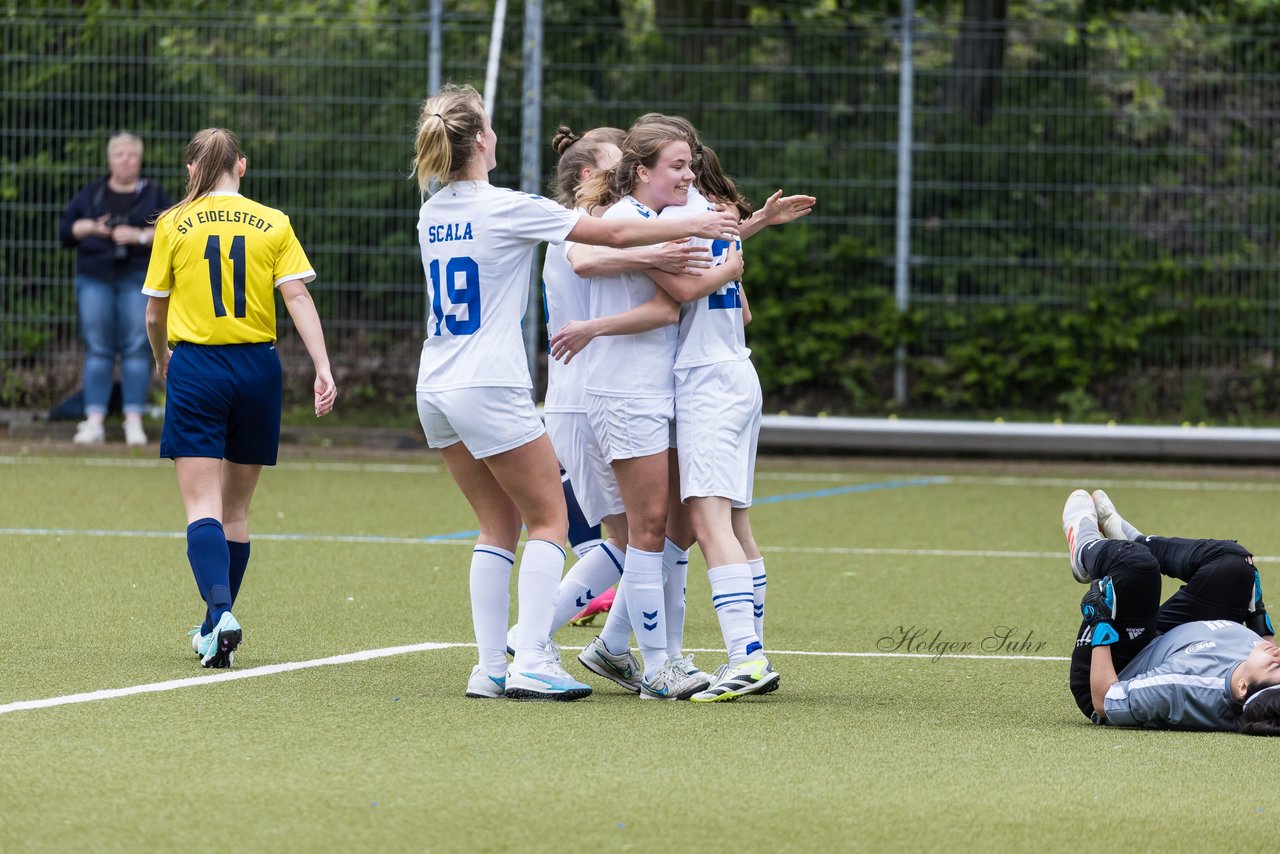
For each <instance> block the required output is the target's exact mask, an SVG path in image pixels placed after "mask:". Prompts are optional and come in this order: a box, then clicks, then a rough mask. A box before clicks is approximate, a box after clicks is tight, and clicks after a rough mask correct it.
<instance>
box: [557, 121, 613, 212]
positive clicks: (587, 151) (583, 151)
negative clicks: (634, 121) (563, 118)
mask: <svg viewBox="0 0 1280 854" xmlns="http://www.w3.org/2000/svg"><path fill="white" fill-rule="evenodd" d="M626 138H627V132H626V131H624V130H621V129H620V128H609V127H604V128H595V129H593V130H589V131H587V132H586V133H584V134H583V135H582V136H578V135H577V134H575V133H574V132H573V131H572V130H571V129H570V128H569V127H568V125H560V127H559V128H558V129H557V130H556V135H555V136H554V137H552V138H551V147H552V148H554V149H555V150H556V153H557V154H559V155H560V160H559V162H557V163H556V177H555V180H554V181H553V182H552V184H551V189H552V190H553V191H554V192H555V198H556V201H557V202H559V203H560V204H562V205H564V206H565V207H566V208H571V207H573V206H574V199H575V197H576V195H577V192H578V185H579V184H580V183H581V181H580V179H579V178H578V176H579V175H581V174H582V170H583V169H591V170H595V169H596V168H597V166H598V164H599V162H600V152H601V151H602V150H603V149H604V147H605V146H606V145H616V146H617V147H618V148H622V143H623V142H624V141H625V140H626Z"/></svg>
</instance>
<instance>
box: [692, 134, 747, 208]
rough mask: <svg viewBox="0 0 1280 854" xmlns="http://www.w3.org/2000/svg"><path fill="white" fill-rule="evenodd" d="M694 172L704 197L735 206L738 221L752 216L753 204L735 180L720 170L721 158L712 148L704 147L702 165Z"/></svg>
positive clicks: (695, 168)
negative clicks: (739, 188) (739, 189)
mask: <svg viewBox="0 0 1280 854" xmlns="http://www.w3.org/2000/svg"><path fill="white" fill-rule="evenodd" d="M693 171H694V174H696V175H697V176H698V178H697V181H696V183H697V185H698V189H699V190H701V191H702V194H703V195H704V196H707V197H708V198H711V199H714V200H715V201H717V202H720V203H722V204H726V205H733V206H734V207H735V208H737V209H738V219H746V218H747V217H749V216H751V202H749V201H747V199H746V197H745V196H743V195H742V194H741V193H739V192H738V187H737V185H736V184H734V183H733V179H732V178H730V177H729V176H728V175H726V174H724V170H723V169H721V168H720V158H719V157H717V156H716V153H715V152H714V151H712V150H711V146H709V145H704V146H702V160H701V163H700V164H699V165H698V166H696V167H694V170H693Z"/></svg>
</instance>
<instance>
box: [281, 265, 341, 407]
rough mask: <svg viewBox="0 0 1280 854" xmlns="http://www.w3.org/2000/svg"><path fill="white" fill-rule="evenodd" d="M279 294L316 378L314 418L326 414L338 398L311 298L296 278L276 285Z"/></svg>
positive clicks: (316, 313) (317, 315)
mask: <svg viewBox="0 0 1280 854" xmlns="http://www.w3.org/2000/svg"><path fill="white" fill-rule="evenodd" d="M280 295H281V296H283V297H284V306H285V308H286V309H288V311H289V316H290V317H291V318H293V325H294V326H295V327H297V330H298V334H299V335H300V336H302V343H303V345H304V346H305V347H306V348H307V355H309V356H310V357H311V364H312V365H313V366H314V367H315V371H316V379H315V383H314V385H313V388H314V391H315V401H316V417H317V418H318V417H320V416H321V415H327V414H328V413H329V412H330V411H331V410H332V409H333V403H334V401H335V400H337V398H338V386H337V384H336V383H335V382H334V381H333V373H332V371H331V370H330V368H329V353H328V351H327V350H326V349H325V346H324V329H323V328H322V327H321V326H320V314H319V312H317V311H316V304H315V302H314V301H312V299H311V292H310V291H308V290H307V286H306V285H305V284H303V283H302V281H300V280H299V279H291V280H289V281H287V282H285V283H284V284H282V285H280Z"/></svg>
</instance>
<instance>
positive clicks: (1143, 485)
mask: <svg viewBox="0 0 1280 854" xmlns="http://www.w3.org/2000/svg"><path fill="white" fill-rule="evenodd" d="M47 463H69V464H73V465H83V466H97V467H102V468H171V467H172V466H173V463H172V461H170V460H162V459H155V458H147V459H137V458H132V457H128V458H114V457H59V456H38V455H35V456H31V455H21V456H13V455H9V456H0V465H15V466H16V465H41V464H47ZM277 468H280V469H284V470H296V471H340V472H377V473H387V474H438V473H441V472H443V471H444V467H443V466H441V465H438V464H432V463H362V462H323V461H314V462H309V461H305V460H299V461H293V462H282V463H280V464H279V465H278V466H277ZM922 477H937V478H939V479H940V481H941V483H940V484H939V485H945V484H964V485H979V486H1052V487H1061V488H1066V489H1070V488H1073V487H1079V486H1080V485H1081V479H1080V478H1059V477H1036V476H1027V477H1019V476H1016V475H1009V476H998V477H997V476H983V475H947V474H937V475H931V474H929V473H927V472H926V473H920V472H916V473H912V474H902V473H899V474H884V475H880V474H876V475H875V478H876V479H877V480H895V479H896V480H903V479H913V478H922ZM756 479H757V480H762V481H784V482H786V481H790V482H798V483H839V484H848V485H850V486H855V485H857V484H860V483H864V482H866V480H867V478H866V476H862V477H854V476H851V475H845V474H838V473H832V472H817V471H815V472H773V471H759V472H756ZM1088 485H1089V486H1092V487H1101V488H1107V487H1110V488H1116V487H1122V486H1123V487H1128V488H1132V489H1154V490H1170V491H1179V492H1181V491H1194V490H1206V491H1212V490H1222V491H1225V492H1280V481H1278V482H1266V481H1262V482H1259V481H1232V480H1152V479H1138V478H1088Z"/></svg>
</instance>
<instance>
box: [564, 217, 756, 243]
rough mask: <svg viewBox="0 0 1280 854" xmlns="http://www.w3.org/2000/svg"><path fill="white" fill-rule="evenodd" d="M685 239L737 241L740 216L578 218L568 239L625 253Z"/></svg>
mask: <svg viewBox="0 0 1280 854" xmlns="http://www.w3.org/2000/svg"><path fill="white" fill-rule="evenodd" d="M682 237H702V238H706V239H707V240H736V239H737V238H738V215H737V212H736V211H707V212H706V213H702V214H698V215H697V216H692V217H679V218H675V219H597V218H596V217H593V216H583V217H579V218H578V222H577V224H576V225H574V227H573V230H572V231H570V232H569V235H568V237H567V238H566V239H567V240H572V241H573V242H574V243H589V244H591V245H592V246H612V247H614V248H615V249H623V248H626V247H628V246H650V245H652V244H654V243H666V242H667V241H670V240H679V239H680V238H682Z"/></svg>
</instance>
